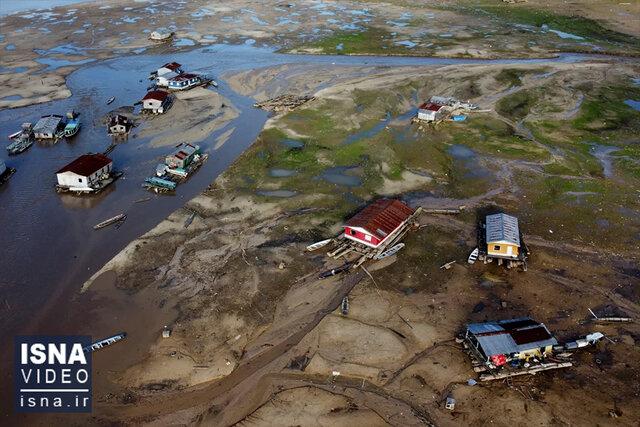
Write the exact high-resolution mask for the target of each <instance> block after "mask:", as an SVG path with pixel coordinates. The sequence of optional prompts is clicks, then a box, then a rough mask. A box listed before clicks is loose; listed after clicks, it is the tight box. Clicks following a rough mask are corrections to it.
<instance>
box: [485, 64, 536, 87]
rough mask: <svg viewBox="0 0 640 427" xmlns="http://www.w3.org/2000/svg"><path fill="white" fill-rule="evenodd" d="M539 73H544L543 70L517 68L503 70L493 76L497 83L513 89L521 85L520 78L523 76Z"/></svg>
mask: <svg viewBox="0 0 640 427" xmlns="http://www.w3.org/2000/svg"><path fill="white" fill-rule="evenodd" d="M541 72H544V69H539V70H530V69H529V70H523V69H519V68H505V69H503V70H501V71H500V72H499V73H498V74H497V75H496V76H495V79H496V81H497V82H498V83H501V84H503V85H507V86H509V87H514V86H520V85H521V84H522V77H524V76H525V75H527V74H533V73H541Z"/></svg>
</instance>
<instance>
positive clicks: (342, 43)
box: [291, 27, 408, 55]
mask: <svg viewBox="0 0 640 427" xmlns="http://www.w3.org/2000/svg"><path fill="white" fill-rule="evenodd" d="M304 48H306V49H321V50H322V53H325V54H332V55H353V54H365V53H370V54H385V53H387V52H386V49H389V48H394V49H395V50H399V49H400V50H402V49H404V50H408V49H406V48H404V47H402V46H397V45H394V44H393V36H392V35H391V34H390V33H389V32H388V31H386V30H383V29H381V28H376V27H369V28H366V29H365V30H364V31H360V32H346V31H345V32H340V33H335V34H332V35H330V36H328V37H325V38H322V39H320V40H318V41H316V42H311V43H305V44H304ZM295 49H296V48H295V47H294V49H291V50H295Z"/></svg>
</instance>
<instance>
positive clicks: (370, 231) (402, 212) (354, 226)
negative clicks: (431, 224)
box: [344, 199, 414, 248]
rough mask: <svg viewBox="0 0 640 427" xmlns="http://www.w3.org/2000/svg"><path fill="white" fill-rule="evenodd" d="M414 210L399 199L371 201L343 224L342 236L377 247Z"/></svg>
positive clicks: (400, 225)
mask: <svg viewBox="0 0 640 427" xmlns="http://www.w3.org/2000/svg"><path fill="white" fill-rule="evenodd" d="M413 213H414V210H413V209H411V208H410V207H409V206H407V205H405V204H404V203H402V202H401V201H399V200H392V199H381V200H377V201H375V202H373V203H372V204H370V205H369V206H367V207H366V208H364V209H363V210H361V211H360V212H358V213H357V214H356V215H355V216H354V217H353V218H351V219H350V220H349V221H347V223H346V224H345V225H344V237H345V238H347V239H350V240H353V241H355V242H358V243H362V244H363V245H366V246H369V247H372V248H377V247H378V246H380V245H381V244H382V243H384V242H385V241H386V240H387V239H388V238H389V237H390V236H392V235H393V234H394V232H395V231H396V230H398V229H400V228H401V227H402V226H403V225H404V224H405V223H406V222H407V220H408V219H409V218H410V217H411V215H412V214H413Z"/></svg>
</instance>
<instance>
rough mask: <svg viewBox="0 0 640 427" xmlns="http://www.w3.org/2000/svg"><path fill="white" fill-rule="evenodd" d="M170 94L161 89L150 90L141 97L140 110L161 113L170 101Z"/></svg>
mask: <svg viewBox="0 0 640 427" xmlns="http://www.w3.org/2000/svg"><path fill="white" fill-rule="evenodd" d="M172 99H173V98H172V97H171V94H170V93H169V92H165V91H163V90H152V91H150V92H148V93H147V94H146V95H145V96H144V98H142V110H143V111H147V112H150V113H153V114H163V113H164V112H165V111H167V109H168V108H169V106H170V105H171V101H172Z"/></svg>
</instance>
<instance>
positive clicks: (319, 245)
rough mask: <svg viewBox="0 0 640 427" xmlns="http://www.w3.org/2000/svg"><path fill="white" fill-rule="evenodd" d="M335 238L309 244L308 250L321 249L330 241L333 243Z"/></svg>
mask: <svg viewBox="0 0 640 427" xmlns="http://www.w3.org/2000/svg"><path fill="white" fill-rule="evenodd" d="M332 240H333V239H327V240H321V241H319V242H316V243H314V244H312V245H309V246H307V250H308V251H309V252H312V251H315V250H316V249H320V248H321V247H323V246H327V245H328V244H329V243H331V241H332Z"/></svg>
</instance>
